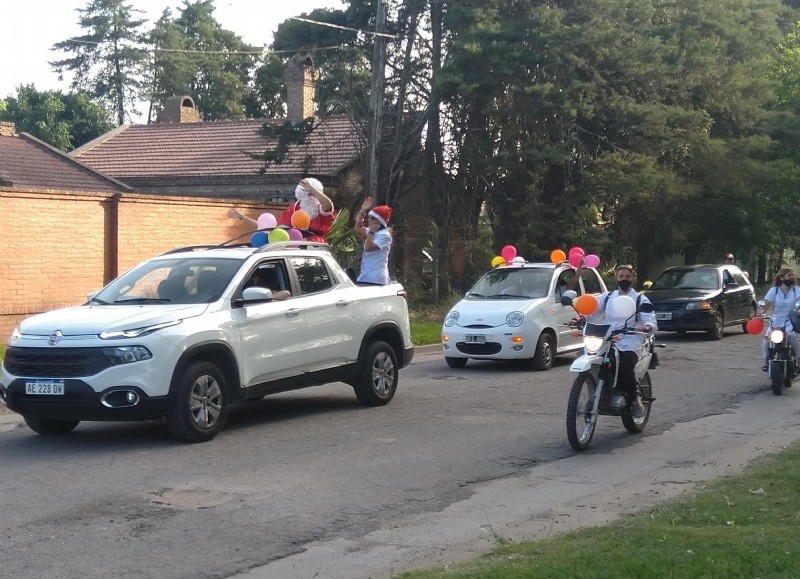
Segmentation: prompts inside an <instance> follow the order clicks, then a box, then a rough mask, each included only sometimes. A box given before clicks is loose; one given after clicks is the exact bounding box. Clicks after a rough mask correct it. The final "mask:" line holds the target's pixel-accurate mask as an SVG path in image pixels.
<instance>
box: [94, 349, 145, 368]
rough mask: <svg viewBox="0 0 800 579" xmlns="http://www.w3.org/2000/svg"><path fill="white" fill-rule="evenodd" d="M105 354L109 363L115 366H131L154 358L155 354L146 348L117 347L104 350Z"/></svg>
mask: <svg viewBox="0 0 800 579" xmlns="http://www.w3.org/2000/svg"><path fill="white" fill-rule="evenodd" d="M103 354H104V355H105V357H106V358H108V360H109V362H111V363H112V364H114V365H115V366H119V365H120V364H130V363H132V362H141V361H142V360H149V359H150V358H152V357H153V353H152V352H151V351H150V350H148V349H147V348H145V347H144V346H117V347H114V348H103Z"/></svg>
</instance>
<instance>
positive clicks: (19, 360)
mask: <svg viewBox="0 0 800 579" xmlns="http://www.w3.org/2000/svg"><path fill="white" fill-rule="evenodd" d="M111 365H112V364H111V362H110V361H109V360H108V358H106V356H105V355H104V354H103V351H102V349H101V348H58V349H56V348H14V347H10V348H8V349H7V350H6V356H5V359H4V360H3V366H4V367H5V369H6V370H8V372H10V373H11V374H13V375H14V376H21V377H25V378H80V377H83V376H93V375H94V374H97V373H98V372H101V371H103V370H105V369H106V368H108V367H110V366H111Z"/></svg>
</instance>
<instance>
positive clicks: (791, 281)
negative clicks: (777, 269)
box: [783, 277, 794, 285]
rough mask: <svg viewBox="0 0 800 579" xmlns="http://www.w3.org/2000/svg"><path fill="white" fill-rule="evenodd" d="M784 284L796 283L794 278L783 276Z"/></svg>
mask: <svg viewBox="0 0 800 579" xmlns="http://www.w3.org/2000/svg"><path fill="white" fill-rule="evenodd" d="M783 285H794V278H793V277H791V278H789V277H785V278H783Z"/></svg>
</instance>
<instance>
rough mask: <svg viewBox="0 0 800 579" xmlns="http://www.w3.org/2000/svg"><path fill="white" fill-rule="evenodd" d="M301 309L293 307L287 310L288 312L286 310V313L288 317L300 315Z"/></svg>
mask: <svg viewBox="0 0 800 579" xmlns="http://www.w3.org/2000/svg"><path fill="white" fill-rule="evenodd" d="M301 311H302V310H301V309H300V308H292V309H291V310H286V312H284V315H285V316H286V317H287V318H293V317H295V316H299V315H300V312H301Z"/></svg>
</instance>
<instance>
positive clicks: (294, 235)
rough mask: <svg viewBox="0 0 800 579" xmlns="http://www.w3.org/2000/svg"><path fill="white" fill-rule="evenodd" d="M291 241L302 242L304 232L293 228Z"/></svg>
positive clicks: (290, 235)
mask: <svg viewBox="0 0 800 579" xmlns="http://www.w3.org/2000/svg"><path fill="white" fill-rule="evenodd" d="M289 239H291V240H292V241H300V240H301V239H303V232H302V231H300V230H299V229H295V228H294V227H292V228H291V229H290V230H289Z"/></svg>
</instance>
